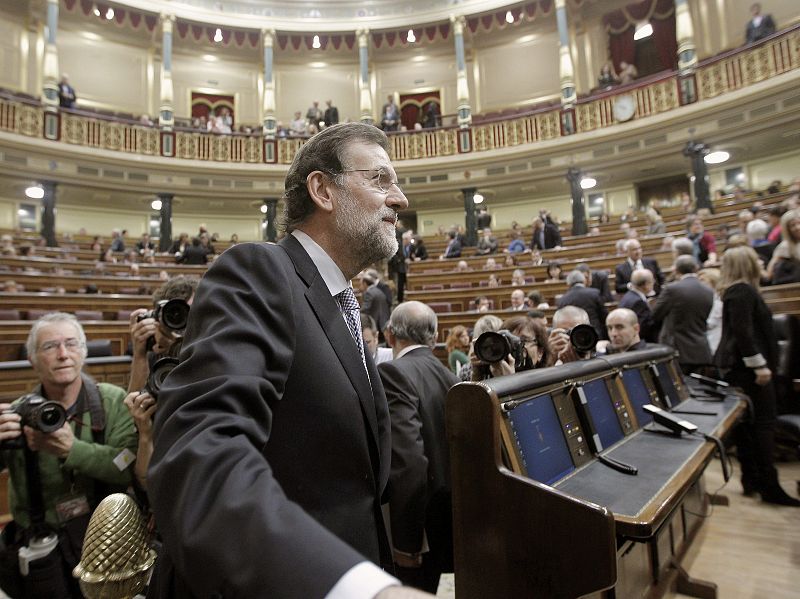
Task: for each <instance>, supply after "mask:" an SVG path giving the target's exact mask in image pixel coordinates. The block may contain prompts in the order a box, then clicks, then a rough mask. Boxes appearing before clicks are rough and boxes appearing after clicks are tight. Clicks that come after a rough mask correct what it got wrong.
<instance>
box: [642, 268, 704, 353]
mask: <svg viewBox="0 0 800 599" xmlns="http://www.w3.org/2000/svg"><path fill="white" fill-rule="evenodd" d="M713 304H714V292H713V291H712V290H711V288H710V287H707V286H706V285H704V284H703V283H701V282H700V279H698V278H697V277H696V276H694V275H687V276H684V278H683V279H681V280H679V281H675V282H673V283H670V284H669V285H667V286H666V287H664V290H663V291H662V292H661V295H660V296H659V297H658V300H657V301H656V307H655V310H653V320H654V322H655V324H656V326H660V327H661V332H660V333H659V335H658V342H659V343H663V344H664V345H669V346H671V347H674V348H675V349H677V350H678V354H679V355H678V363H679V364H681V365H682V366H684V365H686V366H700V365H708V364H711V349H709V346H708V339H707V338H706V330H707V327H706V320H707V319H708V314H709V313H710V312H711V307H712V305H713Z"/></svg>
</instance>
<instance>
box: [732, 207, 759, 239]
mask: <svg viewBox="0 0 800 599" xmlns="http://www.w3.org/2000/svg"><path fill="white" fill-rule="evenodd" d="M754 218H755V214H753V213H752V212H750V210H742V211H741V212H739V214H738V215H737V216H736V227H735V228H733V229H729V230H728V236H730V235H736V234H739V235H744V234H745V233H746V232H747V224H748V223H749V222H750V221H752V220H753V219H754Z"/></svg>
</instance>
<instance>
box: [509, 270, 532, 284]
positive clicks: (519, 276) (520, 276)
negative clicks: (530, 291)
mask: <svg viewBox="0 0 800 599" xmlns="http://www.w3.org/2000/svg"><path fill="white" fill-rule="evenodd" d="M511 284H512V285H518V286H525V285H527V284H528V282H527V281H526V280H525V271H524V270H522V269H521V268H517V269H516V270H514V272H513V273H511Z"/></svg>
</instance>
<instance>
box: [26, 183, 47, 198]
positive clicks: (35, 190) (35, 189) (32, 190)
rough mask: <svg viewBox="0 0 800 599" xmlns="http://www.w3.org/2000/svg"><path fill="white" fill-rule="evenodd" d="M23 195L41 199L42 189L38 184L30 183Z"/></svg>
mask: <svg viewBox="0 0 800 599" xmlns="http://www.w3.org/2000/svg"><path fill="white" fill-rule="evenodd" d="M25 195H26V196H28V197H29V198H30V199H32V200H41V199H42V198H43V197H44V189H42V187H41V186H40V185H31V186H30V187H29V188H28V189H26V190H25Z"/></svg>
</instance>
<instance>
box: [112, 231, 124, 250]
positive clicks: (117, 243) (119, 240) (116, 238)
mask: <svg viewBox="0 0 800 599" xmlns="http://www.w3.org/2000/svg"><path fill="white" fill-rule="evenodd" d="M110 249H111V251H112V252H124V251H125V240H124V239H123V237H122V232H121V231H120V230H119V229H112V231H111V248H110Z"/></svg>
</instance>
